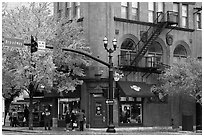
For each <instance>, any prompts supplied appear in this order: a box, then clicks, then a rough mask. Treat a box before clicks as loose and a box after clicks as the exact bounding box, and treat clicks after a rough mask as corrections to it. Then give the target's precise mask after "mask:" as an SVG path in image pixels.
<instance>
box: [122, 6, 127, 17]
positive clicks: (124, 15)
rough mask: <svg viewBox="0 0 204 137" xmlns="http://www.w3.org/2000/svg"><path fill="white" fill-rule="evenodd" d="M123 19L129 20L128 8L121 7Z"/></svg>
mask: <svg viewBox="0 0 204 137" xmlns="http://www.w3.org/2000/svg"><path fill="white" fill-rule="evenodd" d="M121 18H125V19H127V7H121Z"/></svg>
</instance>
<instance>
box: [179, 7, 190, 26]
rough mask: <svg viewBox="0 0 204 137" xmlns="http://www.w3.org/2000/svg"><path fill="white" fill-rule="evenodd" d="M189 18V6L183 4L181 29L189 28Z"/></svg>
mask: <svg viewBox="0 0 204 137" xmlns="http://www.w3.org/2000/svg"><path fill="white" fill-rule="evenodd" d="M184 7H185V8H186V9H185V11H184ZM188 16H189V15H188V5H187V4H182V7H181V27H182V28H188ZM184 19H185V21H184ZM184 23H185V24H184Z"/></svg>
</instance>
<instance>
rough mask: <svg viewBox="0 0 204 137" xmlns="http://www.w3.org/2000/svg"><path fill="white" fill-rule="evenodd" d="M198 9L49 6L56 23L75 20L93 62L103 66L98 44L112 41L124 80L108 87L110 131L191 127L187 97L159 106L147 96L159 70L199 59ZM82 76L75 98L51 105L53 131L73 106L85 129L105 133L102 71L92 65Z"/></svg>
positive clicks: (184, 5) (193, 117) (193, 116)
mask: <svg viewBox="0 0 204 137" xmlns="http://www.w3.org/2000/svg"><path fill="white" fill-rule="evenodd" d="M201 5H202V3H199V2H108V3H107V2H80V3H79V2H56V3H54V15H55V16H56V18H58V17H67V18H70V19H72V18H78V19H79V21H80V22H81V24H82V25H83V27H84V30H85V33H86V36H87V39H88V42H89V44H90V47H91V51H92V53H93V54H92V55H93V56H95V57H98V58H99V59H101V60H103V61H106V62H108V53H107V52H106V50H105V49H104V46H103V45H104V44H103V38H104V37H105V36H106V37H107V38H108V40H109V41H108V46H111V47H112V42H111V41H112V40H113V39H114V38H116V39H117V50H116V51H115V52H114V53H113V54H112V55H113V64H114V66H115V67H117V68H118V69H119V70H120V71H121V72H123V74H124V76H123V77H122V78H121V79H120V80H119V81H115V82H114V105H113V108H114V109H113V118H114V119H113V122H114V125H115V126H171V125H182V122H183V121H184V119H185V118H187V119H188V121H190V123H191V124H193V125H195V124H196V121H199V120H200V119H201V115H199V114H198V110H197V109H198V107H196V106H197V105H196V102H195V101H194V100H192V99H191V98H190V97H186V96H184V95H176V96H168V97H167V98H165V99H164V100H163V101H161V100H158V98H156V97H155V96H154V94H153V93H152V92H151V90H152V87H153V86H154V84H156V82H157V81H156V80H155V79H156V78H157V77H158V75H159V74H160V73H161V71H162V70H163V69H164V68H165V67H167V66H169V65H171V64H172V63H173V62H176V61H182V60H183V59H185V58H186V57H187V56H192V57H195V58H199V59H201V58H202V40H201V39H202V31H201V30H202V26H201V24H202V23H201V13H202V7H201ZM86 75H87V76H86V78H85V79H84V84H83V85H82V86H80V87H79V88H78V90H77V91H76V92H77V93H78V94H77V98H75V96H74V95H72V96H71V97H70V96H69V95H67V96H66V97H65V96H60V97H59V98H56V99H54V101H53V102H52V103H54V104H53V106H54V107H56V109H55V116H54V118H55V119H57V120H58V121H59V122H58V126H59V125H60V120H63V118H62V117H61V115H62V113H63V110H64V108H65V106H66V107H71V106H72V107H73V104H75V106H76V107H80V108H82V109H84V110H85V112H86V118H87V121H86V124H87V126H89V127H107V124H108V118H109V117H108V113H109V111H108V107H107V104H106V102H105V101H106V99H107V96H108V68H107V67H106V66H104V65H102V64H100V63H98V62H93V64H92V66H90V67H89V68H88V70H87V71H86ZM134 87H136V89H134ZM137 89H138V90H137ZM76 104H78V105H76ZM196 108H197V109H196ZM56 110H58V111H56ZM196 112H197V113H196ZM182 119H183V120H182Z"/></svg>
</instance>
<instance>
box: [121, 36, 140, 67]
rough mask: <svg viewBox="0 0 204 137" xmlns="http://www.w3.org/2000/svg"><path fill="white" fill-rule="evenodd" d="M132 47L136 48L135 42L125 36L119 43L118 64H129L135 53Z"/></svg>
mask: <svg viewBox="0 0 204 137" xmlns="http://www.w3.org/2000/svg"><path fill="white" fill-rule="evenodd" d="M134 49H137V47H136V44H135V42H134V41H133V40H132V39H130V38H126V39H125V40H124V41H123V43H122V45H121V51H120V53H121V56H120V65H130V63H131V61H133V59H134V58H135V55H136V52H133V50H134Z"/></svg>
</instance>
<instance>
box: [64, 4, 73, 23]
mask: <svg viewBox="0 0 204 137" xmlns="http://www.w3.org/2000/svg"><path fill="white" fill-rule="evenodd" d="M71 7H72V2H66V13H65V14H66V17H67V18H69V19H71V16H72V14H71Z"/></svg>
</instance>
